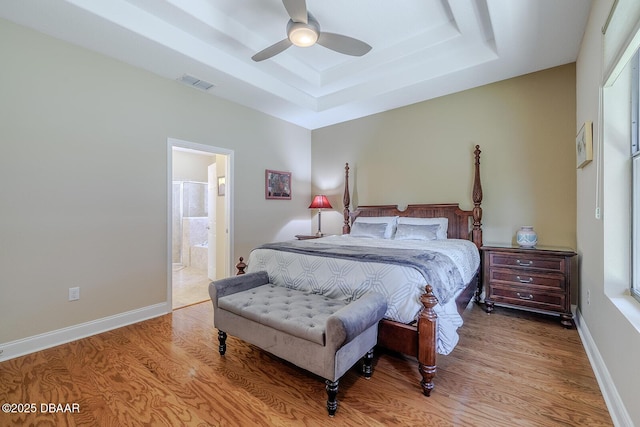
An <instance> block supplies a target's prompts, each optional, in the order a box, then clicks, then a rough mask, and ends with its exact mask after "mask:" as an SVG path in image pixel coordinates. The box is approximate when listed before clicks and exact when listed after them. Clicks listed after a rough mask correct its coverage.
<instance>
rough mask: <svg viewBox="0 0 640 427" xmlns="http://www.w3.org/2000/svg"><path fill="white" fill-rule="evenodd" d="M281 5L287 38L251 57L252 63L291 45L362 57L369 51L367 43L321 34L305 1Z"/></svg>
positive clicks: (333, 34)
mask: <svg viewBox="0 0 640 427" xmlns="http://www.w3.org/2000/svg"><path fill="white" fill-rule="evenodd" d="M282 3H283V4H284V8H285V9H286V10H287V13H288V14H289V17H290V18H291V19H289V22H288V23H287V38H286V39H284V40H280V41H279V42H278V43H275V44H273V45H271V46H269V47H268V48H266V49H264V50H261V51H260V52H258V53H256V54H255V55H253V56H252V57H251V59H253V60H254V61H256V62H258V61H264V60H265V59H269V58H271V57H272V56H275V55H277V54H279V53H280V52H282V51H284V50H285V49H287V48H288V47H290V46H291V45H295V46H299V47H309V46H313V45H314V44H316V43H318V44H319V45H321V46H324V47H326V48H328V49H331V50H334V51H336V52H340V53H344V54H345V55H351V56H362V55H364V54H365V53H367V52H369V51H370V50H371V46H369V45H368V44H367V43H365V42H363V41H361V40H357V39H354V38H353V37H348V36H343V35H342V34H335V33H325V32H321V31H320V24H319V23H318V21H317V20H316V18H314V17H313V15H312V14H311V13H309V11H307V3H306V1H305V0H282Z"/></svg>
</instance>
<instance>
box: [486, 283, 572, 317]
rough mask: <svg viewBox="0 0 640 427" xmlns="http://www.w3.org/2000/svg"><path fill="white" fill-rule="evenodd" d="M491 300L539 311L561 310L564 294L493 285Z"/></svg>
mask: <svg viewBox="0 0 640 427" xmlns="http://www.w3.org/2000/svg"><path fill="white" fill-rule="evenodd" d="M491 300H492V301H494V302H495V303H496V304H500V303H502V304H511V305H520V306H524V307H530V308H537V309H540V310H552V311H557V310H563V309H564V306H565V294H563V293H555V292H540V291H536V289H533V288H529V287H515V286H506V287H502V286H500V285H499V284H494V285H493V286H492V287H491Z"/></svg>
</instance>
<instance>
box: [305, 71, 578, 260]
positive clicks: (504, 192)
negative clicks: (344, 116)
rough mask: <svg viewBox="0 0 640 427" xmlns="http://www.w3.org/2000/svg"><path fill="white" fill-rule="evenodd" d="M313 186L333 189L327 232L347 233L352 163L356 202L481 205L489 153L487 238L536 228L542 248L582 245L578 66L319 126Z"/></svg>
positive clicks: (495, 239) (485, 205)
mask: <svg viewBox="0 0 640 427" xmlns="http://www.w3.org/2000/svg"><path fill="white" fill-rule="evenodd" d="M312 137H313V143H312V159H313V161H312V182H313V192H314V193H315V192H326V193H328V194H330V195H331V199H330V201H331V203H332V206H333V207H334V208H335V212H332V213H329V212H327V213H323V231H325V232H326V233H339V232H340V230H341V224H342V215H341V214H340V211H341V209H342V202H341V200H342V180H343V179H342V177H343V173H344V172H343V169H344V163H345V162H349V164H350V166H351V172H352V176H353V180H352V182H351V183H350V185H351V190H352V193H353V199H354V203H353V204H354V205H357V204H363V205H366V204H396V203H397V204H400V205H406V204H409V203H433V202H460V203H461V207H462V208H464V209H470V208H471V207H473V202H472V200H471V187H472V182H473V176H472V173H473V147H474V146H475V145H476V144H479V145H480V148H481V150H482V158H481V169H482V172H481V174H482V184H483V187H484V201H483V204H482V207H483V210H484V218H483V224H484V226H483V229H484V241H485V243H495V242H499V243H510V242H512V241H513V240H514V238H515V233H516V231H517V229H518V228H519V227H520V226H521V225H533V226H534V227H535V229H536V230H537V232H538V235H539V243H540V244H542V245H552V246H565V247H570V248H575V245H576V235H575V229H576V223H575V221H576V197H575V194H576V187H575V183H576V177H575V149H574V141H575V64H569V65H564V66H561V67H557V68H553V69H549V70H545V71H541V72H537V73H533V74H529V75H525V76H522V77H518V78H514V79H510V80H506V81H502V82H499V83H494V84H491V85H487V86H483V87H479V88H476V89H471V90H467V91H464V92H460V93H457V94H453V95H449V96H445V97H442V98H438V99H434V100H430V101H427V102H422V103H419V104H415V105H411V106H408V107H405V108H399V109H396V110H393V111H388V112H385V113H380V114H376V115H373V116H369V117H365V118H362V119H358V120H354V121H351V122H347V123H343V124H338V125H334V126H330V127H326V128H323V129H319V130H315V131H314V132H313V134H312Z"/></svg>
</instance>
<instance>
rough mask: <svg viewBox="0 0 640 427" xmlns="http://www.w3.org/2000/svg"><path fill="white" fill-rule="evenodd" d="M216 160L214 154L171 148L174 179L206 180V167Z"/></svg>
mask: <svg viewBox="0 0 640 427" xmlns="http://www.w3.org/2000/svg"><path fill="white" fill-rule="evenodd" d="M215 162H216V155H215V154H204V153H191V152H187V151H180V150H173V153H172V155H171V167H172V169H173V172H172V177H173V180H174V181H195V182H207V180H208V179H209V178H208V176H207V168H208V166H209V165H212V164H213V163H215Z"/></svg>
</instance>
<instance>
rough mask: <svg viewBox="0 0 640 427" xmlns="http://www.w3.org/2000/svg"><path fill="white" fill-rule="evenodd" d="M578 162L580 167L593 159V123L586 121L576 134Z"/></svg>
mask: <svg viewBox="0 0 640 427" xmlns="http://www.w3.org/2000/svg"><path fill="white" fill-rule="evenodd" d="M576 159H577V160H576V164H577V167H578V168H582V167H584V166H585V165H586V164H587V163H589V162H590V161H591V160H593V124H592V122H584V124H583V125H582V127H581V128H580V131H579V132H578V135H577V136H576Z"/></svg>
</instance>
